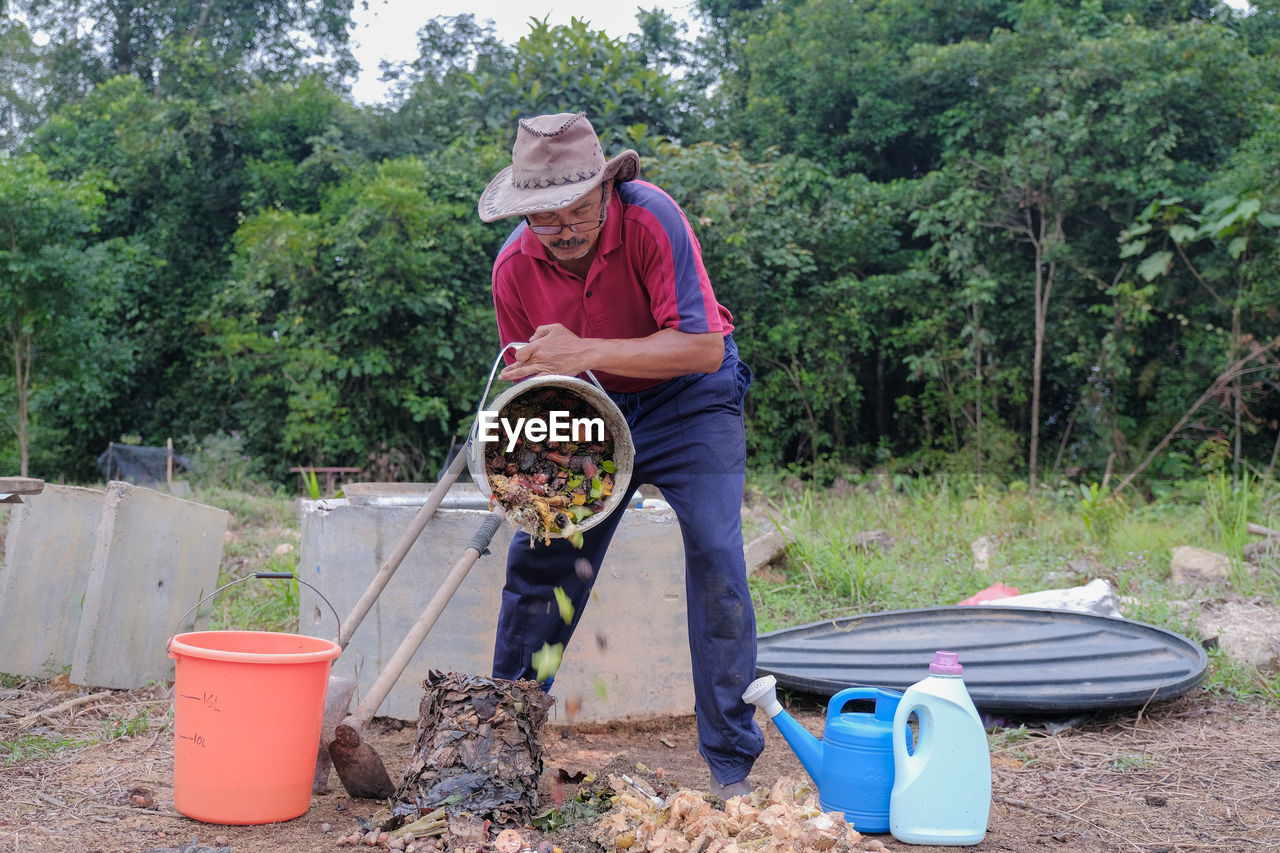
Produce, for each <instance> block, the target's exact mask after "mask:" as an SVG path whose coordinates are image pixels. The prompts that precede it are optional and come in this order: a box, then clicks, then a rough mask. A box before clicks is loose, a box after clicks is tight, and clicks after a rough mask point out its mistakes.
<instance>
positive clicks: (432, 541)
mask: <svg viewBox="0 0 1280 853" xmlns="http://www.w3.org/2000/svg"><path fill="white" fill-rule="evenodd" d="M458 488H459V489H460V490H461V491H462V492H464V493H465V491H466V489H467V488H469V487H458ZM429 489H430V487H429V486H425V485H424V486H419V487H418V488H417V489H416V490H414V489H406V488H405V487H404V486H403V485H400V486H395V487H392V488H389V489H388V491H387V500H386V501H385V503H384V502H381V501H379V500H378V497H377V495H376V494H369V493H368V492H367V490H362V493H361V494H360V496H359V498H358V499H356V500H321V501H304V502H302V504H301V512H302V544H301V553H300V559H299V568H298V575H299V577H300V578H301V579H302V580H304V581H307V582H308V583H310V584H313V585H315V586H316V587H317V588H318V589H319V590H320V592H321V593H322V594H323V595H324V597H325V598H327V599H328V600H329V601H330V602H331V603H332V605H333V606H334V608H336V610H337V612H338V615H339V616H340V617H345V616H346V614H347V613H348V612H350V610H351V608H352V607H353V606H354V605H355V602H356V600H357V599H358V598H359V597H360V595H361V593H363V592H364V589H365V587H366V586H367V584H368V582H369V580H370V579H371V578H372V577H373V575H374V574H376V573H377V570H378V568H379V567H380V566H381V565H382V563H383V561H384V560H385V559H386V557H387V555H388V554H390V553H391V552H392V551H393V550H394V549H395V546H396V543H397V542H398V541H399V539H400V536H401V535H402V534H403V532H404V531H405V530H407V529H408V527H409V525H410V524H411V522H412V520H413V517H414V516H415V515H416V514H417V511H418V509H419V507H420V506H421V505H422V503H423V501H424V500H425V498H426V495H427V493H428V492H429ZM413 495H416V497H412V496H413ZM452 497H453V494H452V492H451V493H450V498H452ZM454 503H455V502H453V501H450V502H447V503H446V504H445V505H442V507H441V509H440V510H439V511H437V513H436V516H435V517H434V518H433V519H431V521H430V522H429V523H428V525H427V527H426V529H425V530H424V531H423V534H422V537H421V539H420V540H419V541H418V542H417V544H415V546H414V547H413V549H412V550H411V551H410V552H409V554H408V556H407V557H406V558H405V560H404V563H403V564H402V565H401V566H400V568H399V570H398V571H397V572H396V574H395V576H394V577H393V578H392V579H391V582H390V583H389V584H388V586H387V589H386V590H385V591H384V592H383V594H382V596H381V597H380V598H379V600H378V601H377V603H376V604H375V605H374V607H373V609H372V610H370V612H369V614H368V616H366V617H365V620H364V623H363V624H362V625H361V626H360V628H359V629H358V630H357V631H356V632H355V635H354V636H353V637H352V638H351V642H350V644H349V645H348V647H347V649H346V650H345V651H344V653H343V655H342V656H341V657H340V658H339V659H338V660H337V661H336V662H335V665H334V669H333V671H334V674H335V675H344V676H348V677H352V678H355V679H356V681H357V683H358V685H359V687H358V697H359V696H362V695H364V694H365V693H367V692H368V689H369V687H370V686H371V685H372V684H373V681H374V679H375V678H376V677H377V675H378V673H379V672H380V671H381V669H382V667H383V665H384V663H385V662H386V661H387V660H388V659H389V658H390V657H391V655H392V654H394V652H395V650H396V648H397V647H399V645H400V641H401V640H402V639H403V638H404V636H405V635H406V634H407V633H408V632H409V629H410V627H411V626H412V624H413V623H414V622H415V621H416V620H417V618H418V616H419V615H420V614H421V613H422V611H423V610H424V609H425V608H426V606H427V603H428V602H429V601H430V600H431V596H432V594H433V593H434V591H435V589H436V586H437V585H438V584H439V582H440V581H441V580H442V579H443V578H444V576H445V575H446V574H447V573H448V571H449V569H450V568H452V567H453V565H454V563H456V562H457V560H458V558H459V557H461V556H462V552H463V550H464V549H465V548H466V546H467V543H468V542H469V541H470V540H471V537H472V536H473V535H474V534H475V532H476V530H477V529H478V528H479V526H480V524H481V522H482V521H483V520H484V518H485V515H486V513H485V511H483V510H478V509H465V508H457V509H454V508H449V506H450V504H454ZM625 511H626V515H625V516H624V517H623V519H622V522H621V524H620V525H619V528H618V532H617V534H616V535H615V537H614V540H613V543H612V546H611V547H610V549H609V554H608V557H607V558H606V560H605V565H604V566H603V567H602V569H601V577H600V578H599V579H598V581H597V582H596V586H595V591H594V595H593V598H592V601H591V603H590V604H589V605H588V607H587V609H586V612H585V613H584V614H583V617H582V621H581V622H580V623H579V626H578V630H577V632H576V634H575V635H574V638H573V642H572V643H571V644H570V646H569V648H568V649H567V650H566V652H565V656H564V660H563V663H562V664H561V667H560V670H559V672H558V673H557V675H556V682H555V687H554V689H553V691H552V695H553V696H555V697H556V698H557V702H556V705H555V707H554V708H553V709H552V719H556V720H559V721H560V722H566V721H568V717H567V715H566V700H568V699H574V700H575V701H576V702H580V703H581V704H580V707H579V709H578V710H577V712H576V714H575V715H574V717H573V719H574V720H575V721H577V722H583V723H588V722H609V721H617V720H641V719H652V718H656V717H662V716H668V715H672V714H689V713H692V712H693V686H692V682H691V677H690V673H689V667H690V664H689V641H688V633H687V627H686V623H685V592H684V548H683V545H682V542H681V538H680V528H679V525H678V523H677V522H676V520H675V516H674V515H673V514H672V513H670V512H657V511H649V510H640V509H627V510H625ZM513 535H521V536H523V535H525V534H523V533H519V532H517V531H516V530H515V529H514V528H512V527H510V526H504V527H503V528H501V529H500V530H499V531H498V534H497V536H495V537H494V543H493V545H491V546H490V551H491V553H489V554H487V555H484V556H481V557H480V559H479V560H477V561H476V564H475V566H474V567H472V569H471V572H470V574H469V575H468V576H467V578H466V579H465V580H464V581H463V583H462V585H461V586H460V587H459V589H458V592H457V593H456V594H455V595H454V597H453V600H452V601H450V602H449V604H448V606H447V607H445V609H444V611H443V612H442V614H441V616H440V618H439V620H438V621H437V622H436V625H435V628H434V629H433V630H432V631H431V633H430V634H429V635H428V636H427V638H426V641H425V642H424V643H423V645H422V648H421V649H420V650H419V652H418V654H417V655H416V656H415V657H414V659H413V661H412V662H411V663H410V665H409V667H408V669H407V670H406V671H405V674H404V675H403V676H401V678H400V680H399V681H398V682H397V684H396V686H395V688H393V690H392V691H391V693H390V695H389V696H388V697H387V700H386V701H385V702H384V703H383V704H382V706H381V707H380V708H379V710H378V712H377V714H378V716H384V717H392V718H396V719H401V720H417V719H418V705H419V702H420V701H421V699H422V695H423V691H422V682H423V680H424V679H425V678H426V675H427V672H428V671H429V670H432V669H435V670H440V671H442V672H459V673H468V674H479V675H488V674H489V673H490V672H491V667H492V660H493V635H494V630H495V626H496V625H497V619H498V606H499V601H500V597H501V592H502V585H503V580H504V577H505V574H506V551H507V546H508V545H509V543H510V542H511V539H512V536H513ZM299 604H300V616H299V626H300V630H301V632H302V633H305V634H310V635H312V636H323V637H329V638H331V639H332V638H333V637H335V636H336V634H337V624H336V621H335V618H334V614H333V613H332V612H331V611H330V610H329V608H328V606H327V605H325V604H324V602H323V601H322V600H321V599H320V597H319V596H317V595H316V594H315V593H313V592H312V591H311V590H310V589H308V588H307V587H306V586H303V587H302V588H301V591H300V602H299ZM358 697H357V699H358Z"/></svg>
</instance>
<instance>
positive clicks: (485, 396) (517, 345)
mask: <svg viewBox="0 0 1280 853" xmlns="http://www.w3.org/2000/svg"><path fill="white" fill-rule="evenodd" d="M528 345H529V344H528V343H527V342H525V341H512V342H511V343H509V344H503V345H502V349H500V350H498V357H497V358H495V359H494V360H493V367H492V368H490V370H489V381H487V382H485V383H484V392H483V393H482V394H481V395H480V405H478V406H476V424H479V423H480V413H481V412H483V411H484V404H485V403H487V402H489V388H490V387H491V386H492V385H493V377H495V376H496V375H497V374H498V365H499V364H501V363H502V357H503V356H504V355H506V354H507V350H509V349H517V350H518V349H521V348H522V347H527V346H528ZM584 372H585V373H586V374H587V378H589V379H590V380H591V381H592V382H593V383H595V386H596V387H597V388H599V389H600V390H601V391H604V386H603V385H601V384H600V380H599V379H596V375H595V374H594V373H592V372H591V371H590V370H587V371H584ZM605 393H608V392H607V391H605Z"/></svg>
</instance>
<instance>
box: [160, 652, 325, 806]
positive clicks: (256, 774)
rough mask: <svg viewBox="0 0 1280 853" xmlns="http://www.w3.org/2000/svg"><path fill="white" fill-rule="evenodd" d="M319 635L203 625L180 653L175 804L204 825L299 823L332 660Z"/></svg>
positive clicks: (307, 798) (176, 656)
mask: <svg viewBox="0 0 1280 853" xmlns="http://www.w3.org/2000/svg"><path fill="white" fill-rule="evenodd" d="M341 651H342V649H341V647H339V646H338V644H337V643H335V642H333V641H331V640H325V639H321V638H319V637H306V636H300V635H297V634H278V633H274V632H271V631H203V632H196V633H190V634H179V635H177V636H176V637H174V638H173V640H171V641H170V643H169V657H171V658H173V659H174V662H175V664H174V666H175V670H176V674H175V676H174V703H173V704H174V718H173V729H174V749H173V804H174V806H175V807H176V808H177V809H178V811H180V812H182V813H183V814H184V815H186V816H187V817H191V818H195V819H196V820H200V821H205V822H206V823H228V824H258V823H273V822H275V821H281V820H292V819H293V818H295V817H299V816H300V815H303V814H305V813H306V811H307V809H308V808H309V807H310V805H311V783H312V780H313V778H314V776H315V767H316V750H317V747H318V746H319V744H320V726H321V719H322V717H323V716H324V697H325V690H326V688H327V686H328V681H329V666H330V664H331V663H332V662H333V660H334V658H336V657H337V656H338V655H339V654H340V653H341Z"/></svg>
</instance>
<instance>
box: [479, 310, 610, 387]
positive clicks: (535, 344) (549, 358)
mask: <svg viewBox="0 0 1280 853" xmlns="http://www.w3.org/2000/svg"><path fill="white" fill-rule="evenodd" d="M584 346H585V342H584V341H583V339H582V338H580V337H578V336H577V335H575V334H574V333H573V332H571V331H569V330H568V329H566V328H565V327H564V326H562V325H560V324H559V323H553V324H552V325H550V326H539V327H538V328H537V329H535V330H534V332H533V335H531V336H530V338H529V343H528V344H526V345H525V346H522V347H520V348H519V349H517V350H515V354H516V360H515V363H513V364H509V365H507V366H506V367H505V368H504V369H503V371H502V372H501V373H499V374H498V378H499V379H506V380H510V381H512V382H514V381H515V380H517V379H524V378H525V377H526V376H541V375H543V374H547V373H558V374H560V375H562V376H577V375H578V374H579V373H584V372H586V371H587V370H590V369H591V367H592V365H590V364H587V363H585V360H584V358H583V350H584Z"/></svg>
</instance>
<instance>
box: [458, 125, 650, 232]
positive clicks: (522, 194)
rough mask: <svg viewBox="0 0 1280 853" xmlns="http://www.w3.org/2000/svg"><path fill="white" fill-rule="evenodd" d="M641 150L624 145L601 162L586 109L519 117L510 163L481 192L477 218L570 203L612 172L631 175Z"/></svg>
mask: <svg viewBox="0 0 1280 853" xmlns="http://www.w3.org/2000/svg"><path fill="white" fill-rule="evenodd" d="M639 174H640V155H639V154H637V153H636V152H635V151H632V150H631V149H629V148H628V149H627V150H626V151H623V152H622V153H621V154H619V155H618V156H617V157H614V158H613V159H612V160H609V161H608V162H605V159H604V151H603V150H601V148H600V138H599V137H598V136H596V131H595V128H593V127H592V126H591V122H590V121H588V120H587V114H586V113H577V114H574V113H557V114H555V115H545V116H535V117H533V118H522V119H520V124H519V127H518V128H517V129H516V143H515V145H514V146H513V147H512V149H511V165H510V166H508V167H507V168H505V169H503V170H502V171H501V172H499V173H498V175H497V177H495V178H494V179H493V180H492V181H490V182H489V186H487V187H486V188H485V191H484V193H483V194H482V195H481V196H480V204H479V211H480V218H481V219H482V220H484V221H485V222H494V221H496V220H498V219H505V218H506V217H508V216H523V215H525V214H527V213H539V212H545V211H552V210H560V209H562V208H565V207H569V206H570V205H572V204H573V203H574V202H576V201H577V200H578V199H580V198H582V197H583V196H585V195H586V194H587V193H589V192H591V191H592V190H593V189H595V188H596V187H598V186H600V184H601V183H602V182H604V181H606V180H609V179H610V178H612V179H614V180H617V181H630V180H634V179H635V178H636V176H638V175H639Z"/></svg>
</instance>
